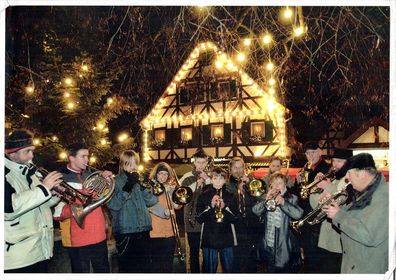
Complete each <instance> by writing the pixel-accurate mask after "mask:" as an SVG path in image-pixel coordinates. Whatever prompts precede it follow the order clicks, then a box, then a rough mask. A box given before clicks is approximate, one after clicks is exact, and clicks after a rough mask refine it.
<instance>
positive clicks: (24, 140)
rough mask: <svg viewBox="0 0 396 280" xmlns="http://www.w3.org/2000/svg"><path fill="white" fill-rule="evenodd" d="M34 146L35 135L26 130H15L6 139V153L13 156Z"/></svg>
mask: <svg viewBox="0 0 396 280" xmlns="http://www.w3.org/2000/svg"><path fill="white" fill-rule="evenodd" d="M30 146H34V145H33V134H32V133H31V132H30V131H28V130H24V129H20V130H14V131H13V132H11V133H10V134H9V135H8V136H6V139H5V153H6V154H12V153H15V152H17V151H19V150H21V149H23V148H26V147H30Z"/></svg>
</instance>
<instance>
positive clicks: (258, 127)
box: [250, 122, 265, 138]
mask: <svg viewBox="0 0 396 280" xmlns="http://www.w3.org/2000/svg"><path fill="white" fill-rule="evenodd" d="M250 131H251V136H256V137H263V138H264V137H265V124H264V122H254V123H252V124H251V130H250Z"/></svg>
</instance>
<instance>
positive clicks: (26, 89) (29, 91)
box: [25, 86, 34, 94]
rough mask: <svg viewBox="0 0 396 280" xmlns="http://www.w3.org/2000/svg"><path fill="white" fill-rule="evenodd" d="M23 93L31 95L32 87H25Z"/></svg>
mask: <svg viewBox="0 0 396 280" xmlns="http://www.w3.org/2000/svg"><path fill="white" fill-rule="evenodd" d="M25 91H26V93H27V94H32V93H33V92H34V87H33V86H27V87H25Z"/></svg>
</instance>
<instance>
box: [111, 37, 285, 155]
mask: <svg viewBox="0 0 396 280" xmlns="http://www.w3.org/2000/svg"><path fill="white" fill-rule="evenodd" d="M266 35H270V34H268V33H267V34H266ZM270 36H271V35H270ZM270 38H271V40H269V39H266V40H265V42H273V39H272V36H271V37H270ZM245 39H250V38H245ZM245 39H244V41H243V42H242V43H243V44H244V45H245ZM262 39H263V37H262V38H261V40H262ZM263 43H264V42H263ZM210 49H212V50H216V49H217V47H216V46H215V45H214V44H213V43H210V42H205V43H200V44H198V45H197V47H196V48H195V49H194V50H193V51H192V52H191V54H190V56H189V58H187V60H186V62H185V63H184V64H183V66H182V69H183V71H181V70H180V71H178V72H177V74H176V75H175V76H174V79H173V80H172V82H171V83H170V84H169V85H168V87H167V89H166V92H167V93H168V95H170V94H174V93H176V87H177V85H178V84H179V83H180V82H181V79H183V77H185V76H187V75H188V71H189V69H190V68H191V67H192V66H193V65H195V63H196V61H197V59H198V57H199V55H200V51H207V50H210ZM216 54H217V56H216V59H215V61H214V63H213V64H214V65H213V66H214V67H216V68H217V69H218V70H220V69H224V68H225V69H227V70H228V71H230V72H233V71H235V72H238V73H239V74H240V75H241V80H242V83H243V84H245V85H248V86H249V87H250V88H251V90H252V91H253V92H254V93H255V95H256V96H258V97H260V98H259V100H258V101H259V102H260V103H262V104H264V108H265V109H261V110H259V109H257V108H255V109H253V108H252V109H246V108H244V109H236V110H233V111H231V110H226V111H225V112H219V113H217V114H215V113H214V112H207V113H206V114H192V115H189V116H186V117H185V120H186V121H187V120H191V121H192V122H193V124H194V125H195V124H196V122H197V121H198V120H202V121H203V123H205V122H207V121H209V119H210V118H211V119H215V118H216V117H219V118H224V119H225V120H224V121H226V122H229V121H231V117H235V118H245V117H249V116H254V117H257V118H264V117H266V118H268V117H269V118H270V119H272V120H273V121H274V123H276V124H278V123H282V122H283V121H284V120H283V119H282V118H283V111H284V110H285V109H284V107H283V106H282V105H281V104H279V103H278V102H277V101H276V99H275V98H274V94H275V93H276V90H275V88H274V86H276V79H275V78H273V77H270V79H269V80H268V85H269V87H268V90H267V91H264V90H263V89H262V88H261V87H260V86H259V85H258V84H257V83H256V82H255V81H254V80H253V79H252V78H251V77H249V75H247V74H246V73H245V72H244V71H243V69H240V67H237V66H236V65H235V64H234V63H233V61H232V60H231V59H230V58H229V57H228V56H227V55H226V54H225V53H223V52H222V51H216ZM239 54H242V55H240V56H239V59H238V54H237V56H236V60H238V61H244V60H245V59H246V54H245V53H243V52H240V53H239ZM242 58H244V59H242ZM264 69H266V70H267V71H269V72H272V71H274V69H275V65H274V63H273V62H271V61H268V63H266V64H265V65H264ZM165 103H166V102H164V98H161V99H160V100H159V101H158V103H157V105H156V106H155V107H154V108H153V109H152V110H151V112H150V113H149V114H148V116H147V117H146V118H145V119H144V120H143V121H142V122H141V125H142V128H143V137H142V138H143V139H142V140H143V141H142V153H143V161H144V162H147V161H150V160H151V157H150V154H149V152H150V151H149V147H148V130H149V129H150V127H151V126H150V124H152V123H157V124H166V125H174V126H176V127H177V126H178V125H179V124H180V122H182V118H181V117H182V116H181V115H172V116H166V117H165V116H164V117H163V116H162V115H160V114H159V110H160V109H162V108H163V106H165V105H166V104H165ZM279 112H281V113H282V114H280V113H279ZM278 129H280V130H279V131H280V134H279V135H280V136H279V137H280V138H279V141H280V142H281V143H280V145H281V148H282V146H285V145H286V144H285V143H283V142H285V141H286V138H285V137H284V134H285V132H284V129H285V128H282V127H280V128H278V127H277V130H278ZM124 139H127V137H125V136H122V135H119V136H118V141H120V142H123V141H125V140H124ZM262 154H263V153H262Z"/></svg>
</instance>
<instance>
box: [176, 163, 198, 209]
mask: <svg viewBox="0 0 396 280" xmlns="http://www.w3.org/2000/svg"><path fill="white" fill-rule="evenodd" d="M172 173H173V178H174V180H175V186H176V187H175V190H174V191H173V193H172V201H173V203H175V204H177V205H186V204H188V203H190V202H191V200H192V198H193V191H192V189H191V188H189V187H183V186H181V185H180V182H179V180H178V179H177V175H176V172H175V170H174V169H172Z"/></svg>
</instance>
